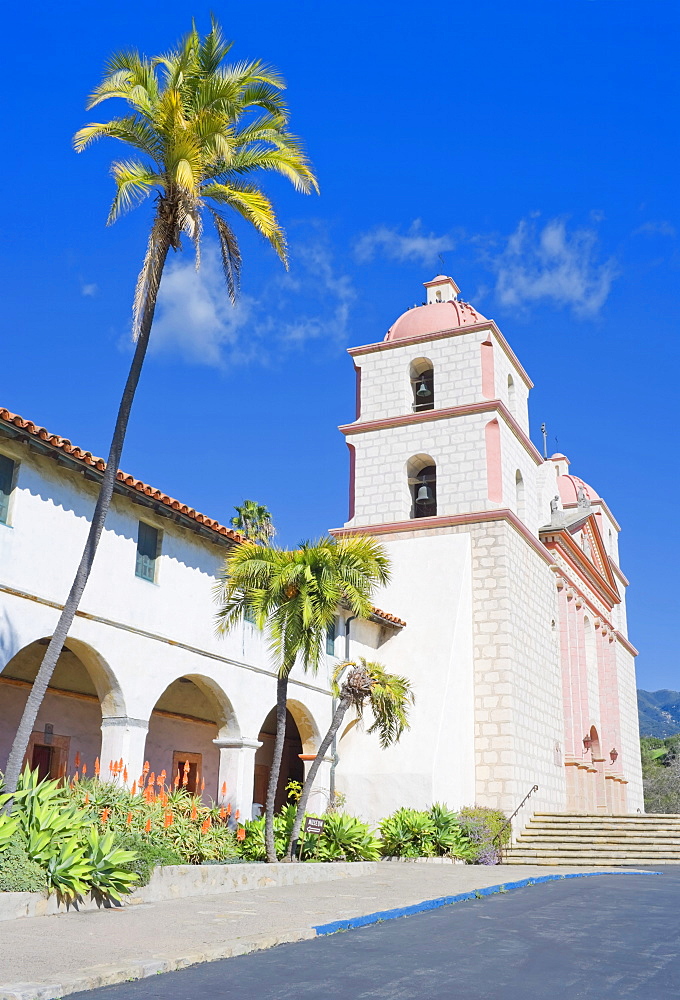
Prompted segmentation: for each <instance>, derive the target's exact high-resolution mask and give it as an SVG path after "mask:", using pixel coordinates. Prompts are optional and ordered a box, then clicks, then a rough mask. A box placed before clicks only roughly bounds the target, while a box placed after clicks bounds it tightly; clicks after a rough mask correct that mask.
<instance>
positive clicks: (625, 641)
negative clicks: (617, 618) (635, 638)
mask: <svg viewBox="0 0 680 1000" xmlns="http://www.w3.org/2000/svg"><path fill="white" fill-rule="evenodd" d="M614 635H615V636H616V641H617V642H620V643H621V645H622V646H623V648H624V649H627V650H628V652H629V653H631V655H632V656H638V655H639V652H640V651H639V650H638V649H636V648H635V646H634V645H633V643H632V642H631V641H630V639H628V638H627V637H626V636H625V635H624V634H623V632H619V631H618V629H614Z"/></svg>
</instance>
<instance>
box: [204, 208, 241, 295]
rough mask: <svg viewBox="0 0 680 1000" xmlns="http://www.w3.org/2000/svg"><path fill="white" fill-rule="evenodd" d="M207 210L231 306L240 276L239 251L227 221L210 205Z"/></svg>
mask: <svg viewBox="0 0 680 1000" xmlns="http://www.w3.org/2000/svg"><path fill="white" fill-rule="evenodd" d="M208 209H209V211H210V212H211V214H212V217H213V222H214V223H215V229H216V230H217V239H218V242H219V244H220V256H221V258H222V270H223V272H224V280H225V281H226V283H227V291H228V292H229V298H230V300H231V302H232V305H233V303H235V302H236V290H237V289H238V284H239V280H240V276H241V250H240V248H239V245H238V240H237V239H236V236H235V235H234V231H233V229H232V228H231V227H230V226H229V224H228V223H227V221H226V220H225V219H224V218H223V217H222V216H221V215H220V213H219V212H218V211H216V210H215V209H214V208H213V207H212V206H211V205H209V206H208Z"/></svg>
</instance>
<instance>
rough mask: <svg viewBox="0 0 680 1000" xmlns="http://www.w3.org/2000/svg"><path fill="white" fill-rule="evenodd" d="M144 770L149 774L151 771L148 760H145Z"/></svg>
mask: <svg viewBox="0 0 680 1000" xmlns="http://www.w3.org/2000/svg"><path fill="white" fill-rule="evenodd" d="M142 771H143V772H144V774H148V773H149V771H150V768H149V762H148V760H145V761H144V767H143V768H142Z"/></svg>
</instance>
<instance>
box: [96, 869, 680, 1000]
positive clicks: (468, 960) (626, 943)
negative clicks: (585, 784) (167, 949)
mask: <svg viewBox="0 0 680 1000" xmlns="http://www.w3.org/2000/svg"><path fill="white" fill-rule="evenodd" d="M658 870H659V871H662V872H663V873H662V874H660V875H657V876H653V875H650V876H647V877H645V876H631V875H627V874H621V875H618V874H617V875H608V876H606V877H596V878H580V879H573V880H565V881H559V882H548V883H543V884H537V885H531V886H528V887H526V888H523V889H519V890H516V891H512V892H507V893H501V894H499V895H495V896H489V897H485V898H481V899H472V900H469V901H466V902H461V903H456V904H454V905H452V906H445V907H443V908H441V909H437V910H433V911H430V912H426V913H421V914H417V915H414V916H406V917H401V918H399V919H396V920H390V921H386V922H384V923H379V924H373V925H372V926H369V927H364V928H361V929H357V930H350V931H346V932H341V933H337V934H332V935H329V936H325V937H318V938H315V939H313V940H309V941H302V942H299V943H294V944H286V945H281V946H279V947H277V948H272V949H270V950H268V951H262V952H256V953H253V954H249V955H243V956H240V957H235V958H230V959H228V960H226V961H218V962H211V963H208V964H203V965H197V966H194V967H192V968H188V969H184V970H181V971H178V972H171V973H167V974H165V975H162V976H156V977H152V978H147V979H142V980H138V981H136V982H132V983H121V984H119V985H117V986H108V987H103V988H101V989H98V990H93V991H90V992H83V993H79V994H77V996H78V998H82V1000H86V998H91V1000H202V998H204V997H205V998H206V1000H208V998H209V1000H223V998H224V1000H232V998H234V1000H236V998H238V1000H307V998H309V1000H312V998H313V1000H335V998H338V1000H340V998H341V1000H365V998H366V1000H368V998H376V1000H377V998H379V1000H412V998H417V1000H457V998H460V1000H487V998H488V1000H491V998H493V1000H591V998H592V1000H614V998H616V1000H675V998H678V997H680V906H679V905H678V904H679V903H680V871H678V869H677V868H672V867H668V868H666V869H658Z"/></svg>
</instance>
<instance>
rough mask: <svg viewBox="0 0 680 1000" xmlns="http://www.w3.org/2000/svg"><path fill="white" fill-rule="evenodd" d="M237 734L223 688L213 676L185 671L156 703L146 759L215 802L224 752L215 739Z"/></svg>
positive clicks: (170, 778) (168, 777)
mask: <svg viewBox="0 0 680 1000" xmlns="http://www.w3.org/2000/svg"><path fill="white" fill-rule="evenodd" d="M238 736H239V729H238V724H237V722H236V716H235V713H234V709H233V707H232V705H231V702H230V701H229V699H228V698H227V696H226V694H225V693H224V691H223V690H222V688H221V687H220V686H219V685H218V684H217V683H216V682H215V681H213V680H212V679H211V678H209V677H205V676H203V675H198V674H187V675H185V676H184V677H178V678H177V679H176V680H174V681H173V682H172V683H171V684H169V685H168V686H167V687H166V688H165V690H164V691H163V693H162V694H161V696H160V698H159V699H158V701H157V702H156V704H155V705H154V708H153V711H152V712H151V717H150V719H149V731H148V734H147V737H146V746H145V750H144V759H145V760H146V761H148V763H149V772H153V773H154V774H155V775H156V776H157V775H159V774H161V773H162V772H165V776H166V785H177V786H181V787H183V788H186V790H187V791H188V792H190V793H191V794H192V795H202V796H203V797H204V799H205V800H206V801H210V800H214V801H217V800H218V798H219V789H218V776H219V765H220V751H219V748H218V747H217V746H216V745H215V743H214V740H216V739H218V738H227V737H238ZM131 777H132V778H136V777H137V775H131Z"/></svg>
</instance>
